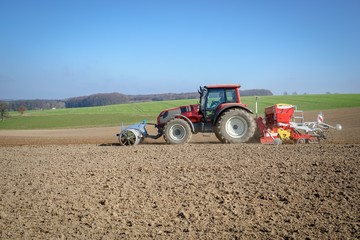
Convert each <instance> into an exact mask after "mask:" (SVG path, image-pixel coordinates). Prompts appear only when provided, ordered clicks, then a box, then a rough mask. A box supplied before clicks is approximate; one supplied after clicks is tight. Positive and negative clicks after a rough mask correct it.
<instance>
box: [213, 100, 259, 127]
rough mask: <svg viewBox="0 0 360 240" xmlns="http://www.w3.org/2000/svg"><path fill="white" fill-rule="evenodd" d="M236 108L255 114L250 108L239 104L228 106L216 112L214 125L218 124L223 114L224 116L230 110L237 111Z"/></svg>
mask: <svg viewBox="0 0 360 240" xmlns="http://www.w3.org/2000/svg"><path fill="white" fill-rule="evenodd" d="M235 108H239V109H243V110H245V111H246V112H248V113H251V114H254V112H253V111H251V110H250V109H249V108H247V107H245V106H241V105H239V104H229V105H227V106H224V107H220V109H217V110H216V113H215V117H214V120H213V124H214V125H215V124H216V123H217V121H218V119H219V117H220V116H221V114H223V112H225V111H227V110H229V109H235Z"/></svg>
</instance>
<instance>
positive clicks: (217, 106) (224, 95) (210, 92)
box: [198, 85, 240, 122]
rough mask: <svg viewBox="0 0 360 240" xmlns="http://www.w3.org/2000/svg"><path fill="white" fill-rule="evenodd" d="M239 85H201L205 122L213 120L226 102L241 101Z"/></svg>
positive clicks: (201, 109)
mask: <svg viewBox="0 0 360 240" xmlns="http://www.w3.org/2000/svg"><path fill="white" fill-rule="evenodd" d="M238 88H239V85H223V86H205V87H204V88H202V87H200V89H199V91H198V92H199V94H200V109H199V110H200V114H202V115H203V116H204V120H205V122H211V121H212V120H213V117H214V116H215V114H216V112H217V111H219V110H221V109H222V104H224V103H239V102H240V101H239V99H240V98H238V96H239V94H238V91H239V90H238Z"/></svg>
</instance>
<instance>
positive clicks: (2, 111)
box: [0, 102, 9, 121]
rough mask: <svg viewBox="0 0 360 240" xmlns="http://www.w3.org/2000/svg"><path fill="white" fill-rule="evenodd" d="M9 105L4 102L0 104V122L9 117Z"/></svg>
mask: <svg viewBox="0 0 360 240" xmlns="http://www.w3.org/2000/svg"><path fill="white" fill-rule="evenodd" d="M8 111H9V105H8V104H7V103H6V102H0V117H1V121H4V118H6V117H9V112H8Z"/></svg>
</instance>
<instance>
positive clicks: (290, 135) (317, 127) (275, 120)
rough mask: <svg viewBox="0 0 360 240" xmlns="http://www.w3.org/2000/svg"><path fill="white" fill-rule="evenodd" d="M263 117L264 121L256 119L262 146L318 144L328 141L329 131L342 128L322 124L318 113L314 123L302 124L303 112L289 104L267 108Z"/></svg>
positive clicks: (320, 115)
mask: <svg viewBox="0 0 360 240" xmlns="http://www.w3.org/2000/svg"><path fill="white" fill-rule="evenodd" d="M264 116H265V119H263V118H262V117H258V118H257V125H258V128H259V131H260V135H261V137H260V142H261V143H263V144H276V145H279V144H282V143H319V142H320V141H325V140H328V139H329V136H330V134H329V132H328V130H329V129H337V130H341V128H342V127H341V125H340V124H337V125H336V126H335V127H334V126H331V125H329V124H326V123H324V122H323V121H324V117H323V115H322V113H319V115H318V118H317V121H316V122H304V117H303V112H302V111H298V110H297V109H296V107H295V106H294V105H290V104H275V105H274V106H271V107H267V108H265V111H264Z"/></svg>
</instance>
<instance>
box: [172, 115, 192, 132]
mask: <svg viewBox="0 0 360 240" xmlns="http://www.w3.org/2000/svg"><path fill="white" fill-rule="evenodd" d="M175 118H182V119H184V120H185V121H186V122H187V123H188V124H189V125H190V128H191V132H193V133H194V132H195V127H194V124H193V123H192V122H191V120H190V119H189V118H188V117H186V116H184V115H181V114H176V115H175Z"/></svg>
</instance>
